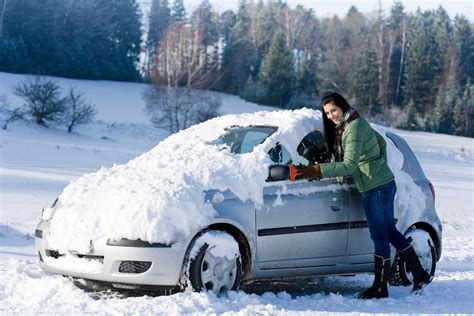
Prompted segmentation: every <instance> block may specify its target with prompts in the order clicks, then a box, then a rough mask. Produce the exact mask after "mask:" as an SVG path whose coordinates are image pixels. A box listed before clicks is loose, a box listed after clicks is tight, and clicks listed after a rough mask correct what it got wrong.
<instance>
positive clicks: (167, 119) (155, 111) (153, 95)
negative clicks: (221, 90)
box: [143, 85, 222, 133]
mask: <svg viewBox="0 0 474 316" xmlns="http://www.w3.org/2000/svg"><path fill="white" fill-rule="evenodd" d="M176 90H178V93H173V92H174V91H173V89H169V88H168V87H166V86H156V85H154V86H150V88H149V89H147V90H146V91H145V92H144V93H143V98H144V100H145V105H146V106H145V111H146V113H147V115H148V116H149V117H150V120H151V122H152V124H153V125H154V126H156V127H159V128H164V129H167V130H169V131H170V132H172V133H174V132H177V131H179V130H180V129H183V128H186V127H188V126H189V125H191V124H195V123H199V122H203V121H206V120H208V119H211V118H213V117H216V116H217V115H218V112H217V110H218V108H219V107H220V106H221V104H222V100H221V98H220V97H219V96H218V95H217V94H215V93H211V92H208V91H203V90H191V91H190V98H189V99H188V98H182V97H181V98H180V97H179V95H180V94H181V93H184V90H185V88H176ZM170 92H171V93H170ZM176 96H178V100H176V99H175V98H176ZM187 100H190V102H192V105H186V104H183V103H184V102H187ZM175 104H178V108H179V109H180V110H178V111H176V110H175V107H174V105H175ZM185 108H192V111H190V112H187V113H186V112H185V111H183V109H185ZM184 115H188V118H187V120H185V119H184ZM185 121H186V122H188V124H189V125H184V122H185Z"/></svg>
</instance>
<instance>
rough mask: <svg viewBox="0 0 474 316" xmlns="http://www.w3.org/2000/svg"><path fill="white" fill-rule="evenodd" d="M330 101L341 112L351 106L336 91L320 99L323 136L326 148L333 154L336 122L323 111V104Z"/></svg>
mask: <svg viewBox="0 0 474 316" xmlns="http://www.w3.org/2000/svg"><path fill="white" fill-rule="evenodd" d="M329 103H332V104H334V105H335V106H338V107H340V108H341V109H342V112H343V113H345V112H346V111H347V110H348V109H350V108H351V106H350V105H349V103H348V102H347V100H346V99H345V98H344V97H343V96H342V95H340V94H339V93H337V92H331V93H329V94H326V95H325V96H324V97H323V98H322V99H321V105H320V109H321V112H322V114H323V124H324V137H325V138H326V142H327V144H328V149H329V153H330V154H334V153H335V152H334V142H335V140H336V124H334V123H333V121H331V120H330V119H328V117H327V115H326V113H325V112H324V106H325V105H326V104H329Z"/></svg>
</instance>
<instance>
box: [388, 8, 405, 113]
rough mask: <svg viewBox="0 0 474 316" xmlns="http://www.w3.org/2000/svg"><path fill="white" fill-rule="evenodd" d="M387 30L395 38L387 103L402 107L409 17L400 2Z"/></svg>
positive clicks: (393, 11)
mask: <svg viewBox="0 0 474 316" xmlns="http://www.w3.org/2000/svg"><path fill="white" fill-rule="evenodd" d="M387 29H388V32H389V33H390V34H391V35H392V36H393V42H392V53H391V56H390V58H389V60H388V63H389V65H388V71H389V80H388V86H387V102H388V104H390V105H401V102H402V100H401V98H400V96H401V87H402V85H403V73H404V59H405V52H406V33H407V16H406V14H405V12H404V7H403V4H402V3H401V1H400V0H396V1H395V2H394V4H393V6H392V9H391V11H390V18H389V21H388V25H387Z"/></svg>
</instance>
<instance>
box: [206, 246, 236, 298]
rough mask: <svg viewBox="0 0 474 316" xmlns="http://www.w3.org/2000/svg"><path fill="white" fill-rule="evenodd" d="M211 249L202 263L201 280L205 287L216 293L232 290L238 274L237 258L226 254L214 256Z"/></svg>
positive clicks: (207, 251)
mask: <svg viewBox="0 0 474 316" xmlns="http://www.w3.org/2000/svg"><path fill="white" fill-rule="evenodd" d="M209 250H210V249H207V250H206V254H205V255H204V258H203V260H202V263H201V270H200V271H201V281H202V285H203V287H204V288H205V289H206V290H208V291H212V292H215V293H221V292H225V291H228V290H231V289H232V287H233V286H234V283H235V278H236V276H237V260H236V259H232V260H229V259H228V258H227V257H226V256H223V257H220V256H214V255H213V254H212V253H211V251H209Z"/></svg>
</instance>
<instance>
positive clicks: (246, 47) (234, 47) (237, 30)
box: [222, 0, 252, 95]
mask: <svg viewBox="0 0 474 316" xmlns="http://www.w3.org/2000/svg"><path fill="white" fill-rule="evenodd" d="M249 29H250V14H249V7H248V3H247V1H246V0H240V2H239V8H238V11H237V15H236V19H235V24H234V25H233V26H232V29H231V31H230V35H229V39H228V40H227V42H226V45H225V47H224V52H223V56H222V68H223V69H222V70H223V72H224V76H223V78H222V89H223V91H225V92H228V93H234V94H239V95H242V91H243V90H244V88H245V83H246V82H247V79H248V76H249V73H250V70H251V63H250V58H249V56H251V54H252V49H251V46H250V42H249V39H248V34H249Z"/></svg>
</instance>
